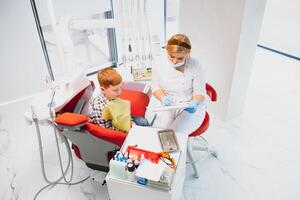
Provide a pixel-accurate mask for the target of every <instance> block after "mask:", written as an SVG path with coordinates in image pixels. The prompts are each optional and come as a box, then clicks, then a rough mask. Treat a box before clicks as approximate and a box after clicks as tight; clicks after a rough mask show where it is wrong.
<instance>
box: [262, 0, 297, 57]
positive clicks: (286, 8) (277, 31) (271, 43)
mask: <svg viewBox="0 0 300 200" xmlns="http://www.w3.org/2000/svg"><path fill="white" fill-rule="evenodd" d="M299 35H300V1H299V0H284V1H282V0H268V1H267V6H266V12H265V15H264V20H263V26H262V30H261V34H260V38H259V44H262V45H264V46H267V47H270V48H273V49H276V50H279V51H283V52H285V53H288V54H291V55H294V56H297V57H300V45H299V44H300V37H299Z"/></svg>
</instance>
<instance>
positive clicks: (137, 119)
mask: <svg viewBox="0 0 300 200" xmlns="http://www.w3.org/2000/svg"><path fill="white" fill-rule="evenodd" d="M131 118H132V120H133V121H134V123H135V124H136V125H138V126H150V123H149V122H148V120H147V119H146V118H145V117H138V116H131Z"/></svg>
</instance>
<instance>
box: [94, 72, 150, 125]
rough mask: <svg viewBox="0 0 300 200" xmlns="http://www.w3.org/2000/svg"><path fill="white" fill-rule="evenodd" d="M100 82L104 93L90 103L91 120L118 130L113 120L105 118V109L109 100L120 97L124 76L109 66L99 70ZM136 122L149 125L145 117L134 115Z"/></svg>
mask: <svg viewBox="0 0 300 200" xmlns="http://www.w3.org/2000/svg"><path fill="white" fill-rule="evenodd" d="M97 78H98V82H99V85H100V88H101V91H102V93H101V94H100V95H99V96H98V97H96V98H94V99H93V101H92V102H91V104H90V113H89V121H90V122H92V123H95V124H98V125H99V126H101V127H103V128H110V129H114V130H118V129H117V128H116V127H114V126H113V124H112V121H111V120H106V119H104V118H103V111H104V108H105V107H106V105H107V104H108V102H109V101H111V100H114V99H116V98H118V97H119V96H120V94H121V89H122V86H121V85H122V77H121V75H120V74H119V73H118V72H117V71H116V70H115V69H113V68H111V67H107V68H105V69H102V70H100V71H99V72H98V77H97ZM132 118H133V120H134V122H135V123H136V124H137V125H140V126H148V125H149V123H148V121H147V120H146V119H145V118H142V117H134V116H132Z"/></svg>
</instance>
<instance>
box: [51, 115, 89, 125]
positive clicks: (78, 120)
mask: <svg viewBox="0 0 300 200" xmlns="http://www.w3.org/2000/svg"><path fill="white" fill-rule="evenodd" d="M88 121H89V118H88V117H87V116H86V115H82V114H78V113H69V112H66V113H63V114H61V115H59V116H58V117H56V119H55V122H56V123H57V124H58V125H61V126H79V125H84V124H86V123H87V122H88Z"/></svg>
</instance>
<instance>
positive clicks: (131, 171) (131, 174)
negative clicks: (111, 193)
mask: <svg viewBox="0 0 300 200" xmlns="http://www.w3.org/2000/svg"><path fill="white" fill-rule="evenodd" d="M126 168H127V171H126V172H127V180H129V181H131V182H134V181H135V165H134V162H128V163H127V167H126Z"/></svg>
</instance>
